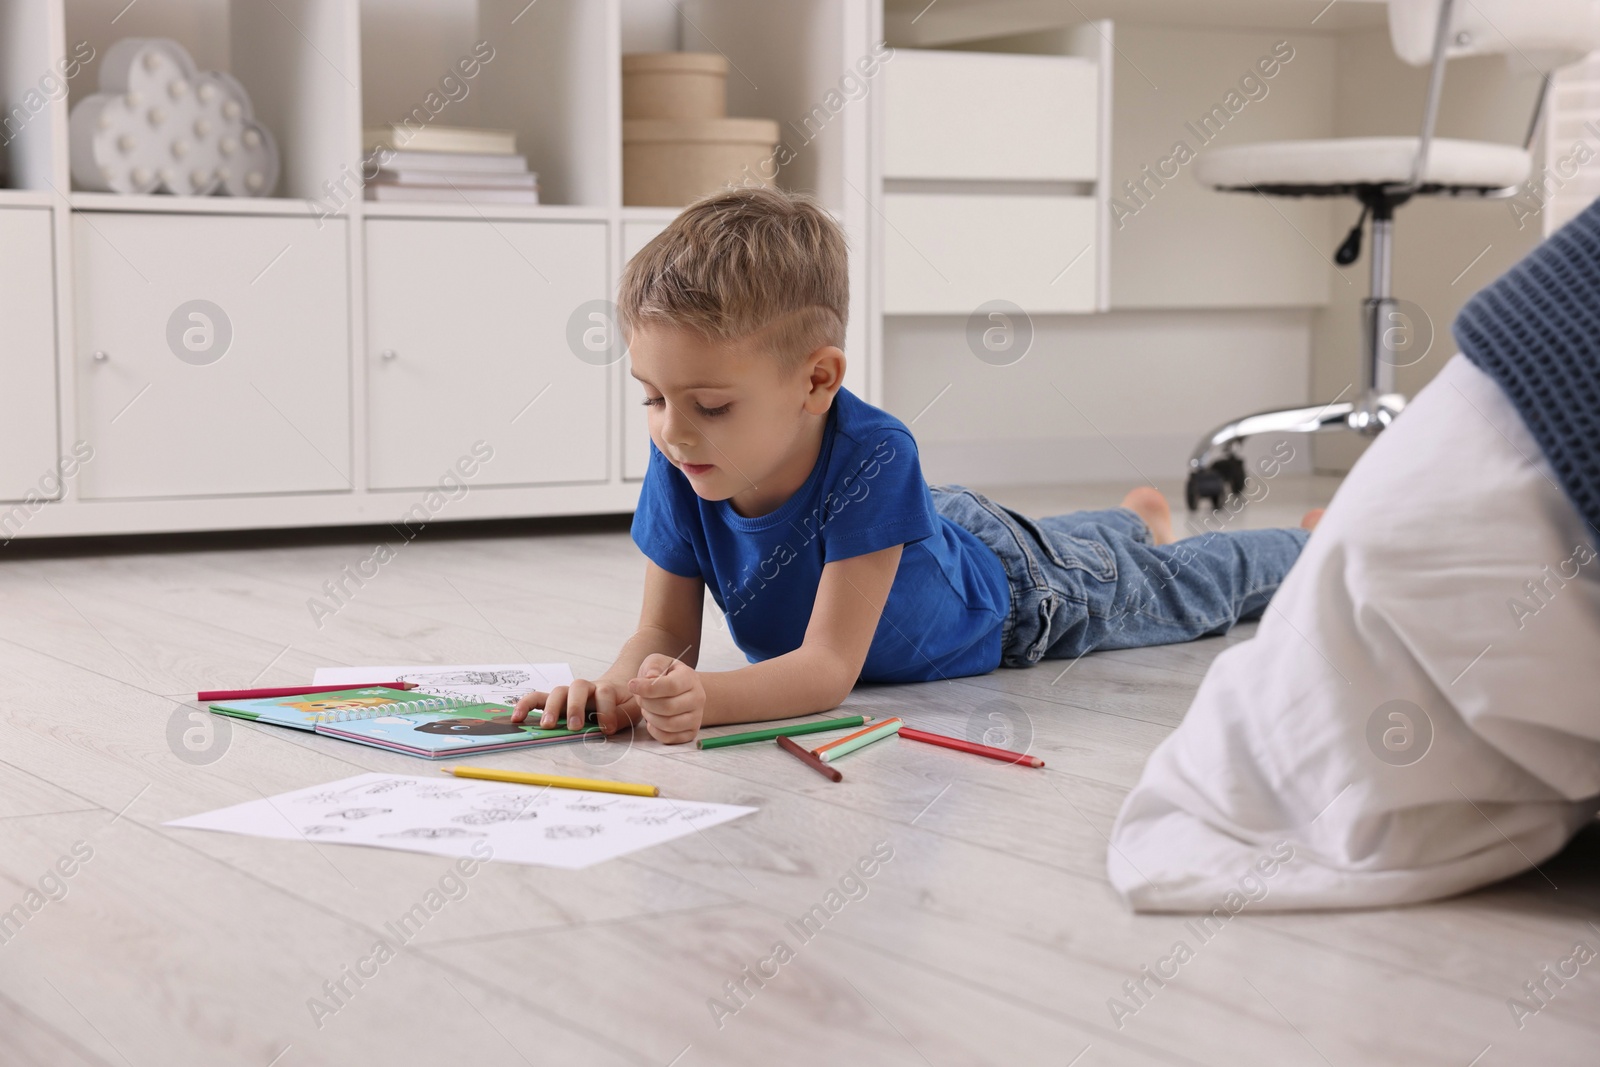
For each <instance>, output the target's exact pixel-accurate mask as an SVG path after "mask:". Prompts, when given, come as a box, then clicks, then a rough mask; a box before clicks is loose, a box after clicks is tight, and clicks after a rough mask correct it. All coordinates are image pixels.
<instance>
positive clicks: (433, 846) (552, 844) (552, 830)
mask: <svg viewBox="0 0 1600 1067" xmlns="http://www.w3.org/2000/svg"><path fill="white" fill-rule="evenodd" d="M755 810H756V809H755V808H745V807H738V806H736V805H732V804H709V803H701V802H699V801H692V800H677V799H675V798H670V797H630V796H622V795H619V794H616V793H585V792H580V791H578V790H574V789H549V788H545V787H542V786H526V785H510V784H506V783H503V782H484V781H478V780H475V779H470V778H453V777H446V776H442V775H440V776H429V777H426V778H418V777H413V776H410V775H402V774H358V775H356V776H355V777H354V778H345V779H342V780H340V781H337V782H329V783H328V784H327V785H314V786H309V787H307V788H305V789H297V790H294V791H293V792H289V793H279V794H278V795H277V796H273V797H266V798H264V799H261V800H249V801H246V802H245V803H243V804H235V805H234V806H233V807H231V808H220V809H218V810H217V811H212V812H207V813H205V814H203V815H191V816H189V817H188V818H183V819H174V820H172V821H171V822H169V823H167V824H166V825H167V826H177V827H183V828H186V829H191V830H218V831H221V832H223V833H231V834H245V835H248V836H251V837H272V838H279V839H282V840H298V841H310V842H314V843H317V844H336V845H367V846H369V847H372V848H392V849H399V850H400V851H403V852H428V853H432V854H434V855H437V856H456V857H461V856H477V857H479V858H482V856H483V846H484V845H487V846H488V847H489V848H490V849H491V850H492V854H491V857H490V858H492V859H497V860H504V861H506V862H508V863H525V864H531V865H533V866H539V867H561V868H564V869H567V870H580V869H582V868H584V867H589V866H592V865H594V864H596V863H600V862H601V861H603V860H609V859H615V858H616V857H618V856H625V855H627V854H628V853H630V852H636V851H638V850H639V849H642V848H649V847H650V846H651V845H659V844H661V843H663V842H665V841H671V840H674V839H675V838H679V837H683V836H685V835H688V834H693V833H698V832H699V831H701V830H705V829H707V828H708V827H712V826H716V825H718V824H719V823H725V822H728V821H730V820H732V819H737V818H738V817H739V816H741V815H748V814H750V813H751V812H753V811H755ZM478 842H482V844H478ZM475 844H476V845H477V851H476V852H474V851H473V847H474V845H475Z"/></svg>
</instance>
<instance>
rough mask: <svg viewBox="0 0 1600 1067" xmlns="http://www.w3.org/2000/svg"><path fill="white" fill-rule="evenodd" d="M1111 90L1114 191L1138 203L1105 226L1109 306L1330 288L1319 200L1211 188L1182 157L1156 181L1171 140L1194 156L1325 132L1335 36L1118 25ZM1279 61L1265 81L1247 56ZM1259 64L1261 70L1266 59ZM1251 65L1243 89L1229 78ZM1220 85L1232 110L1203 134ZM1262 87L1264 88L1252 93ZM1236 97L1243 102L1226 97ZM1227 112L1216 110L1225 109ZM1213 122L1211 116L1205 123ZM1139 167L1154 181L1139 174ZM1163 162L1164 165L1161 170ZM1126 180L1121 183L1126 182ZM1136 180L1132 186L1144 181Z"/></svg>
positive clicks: (1266, 300)
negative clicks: (1249, 83) (1248, 90)
mask: <svg viewBox="0 0 1600 1067" xmlns="http://www.w3.org/2000/svg"><path fill="white" fill-rule="evenodd" d="M1116 44H1117V62H1116V67H1115V78H1114V82H1115V85H1114V88H1113V95H1112V104H1111V108H1112V116H1113V118H1112V131H1111V156H1112V165H1111V176H1112V195H1113V196H1114V197H1117V198H1118V200H1119V201H1120V202H1121V203H1122V204H1124V205H1126V207H1127V209H1131V210H1133V211H1135V212H1136V213H1135V214H1133V215H1131V216H1129V215H1126V214H1121V217H1120V220H1119V221H1117V222H1113V224H1112V232H1111V306H1112V307H1114V308H1131V307H1149V308H1172V307H1218V306H1225V307H1249V306H1256V307H1261V306H1268V307H1286V306H1298V307H1305V306H1308V305H1313V304H1323V303H1326V302H1327V299H1328V283H1329V281H1330V280H1331V279H1330V277H1329V271H1330V265H1329V258H1330V257H1331V254H1332V250H1333V248H1332V246H1333V245H1334V244H1335V243H1336V242H1335V241H1334V240H1333V237H1332V232H1333V231H1332V222H1331V219H1332V216H1331V215H1330V209H1329V205H1328V204H1327V203H1326V202H1324V201H1320V200H1307V199H1287V198H1277V199H1274V200H1272V201H1271V202H1270V203H1269V202H1268V201H1267V200H1265V199H1264V198H1262V197H1260V196H1255V195H1251V194H1247V193H1219V192H1216V191H1214V190H1212V189H1211V188H1210V187H1208V186H1204V185H1202V184H1200V183H1199V182H1198V181H1196V180H1195V177H1194V167H1195V164H1194V163H1192V162H1191V163H1189V164H1188V165H1187V166H1186V167H1183V168H1182V169H1180V170H1179V172H1178V174H1177V176H1176V177H1175V178H1172V179H1169V180H1166V181H1165V183H1164V184H1163V185H1160V186H1157V185H1156V181H1159V180H1160V174H1159V173H1157V170H1156V168H1157V167H1158V165H1159V162H1160V161H1161V160H1162V159H1163V158H1173V157H1174V146H1175V145H1176V144H1177V143H1179V142H1182V143H1183V144H1184V145H1185V146H1186V148H1188V149H1189V150H1192V151H1194V152H1195V153H1196V154H1197V156H1198V157H1203V156H1204V155H1205V154H1206V153H1207V152H1212V151H1215V150H1217V149H1219V148H1226V147H1230V146H1233V145H1241V144H1249V143H1252V142H1258V141H1280V140H1292V139H1297V138H1312V137H1328V136H1331V135H1332V134H1333V125H1334V101H1333V89H1334V51H1335V45H1334V39H1333V38H1331V37H1326V36H1317V35H1315V34H1306V33H1289V32H1281V31H1267V30H1262V31H1243V30H1226V31H1219V30H1200V29H1196V28H1194V27H1192V26H1148V25H1118V26H1117V28H1116ZM1275 47H1276V48H1278V54H1279V55H1287V56H1289V57H1290V58H1289V60H1288V61H1287V62H1284V63H1279V64H1278V66H1277V72H1276V74H1275V75H1274V76H1273V77H1272V78H1271V79H1263V78H1261V77H1260V74H1259V72H1258V71H1257V69H1256V64H1257V62H1258V61H1260V60H1262V59H1263V58H1265V59H1267V60H1269V61H1272V62H1276V60H1275V59H1274V57H1273V51H1274V48H1275ZM1268 69H1272V67H1271V63H1270V62H1269V67H1268ZM1247 75H1255V76H1256V83H1255V84H1256V85H1259V88H1252V91H1253V92H1254V93H1255V94H1256V95H1258V96H1260V99H1255V100H1251V99H1249V97H1248V96H1247V95H1246V94H1244V93H1243V92H1242V91H1241V90H1240V81H1241V79H1242V78H1244V77H1245V76H1247ZM1230 92H1234V93H1237V94H1238V95H1237V96H1235V97H1234V98H1233V100H1234V101H1235V102H1236V103H1235V106H1239V107H1240V110H1239V111H1238V113H1237V114H1234V115H1232V117H1231V118H1230V119H1229V120H1228V122H1227V124H1226V125H1225V126H1223V127H1222V129H1221V130H1220V132H1217V133H1216V134H1215V135H1214V136H1213V135H1212V134H1211V133H1209V132H1206V131H1202V132H1205V135H1206V136H1207V137H1210V138H1211V139H1210V141H1209V142H1202V140H1201V137H1200V136H1199V135H1198V134H1197V133H1196V132H1195V131H1196V130H1197V129H1198V128H1199V120H1200V118H1201V116H1202V115H1204V114H1206V113H1207V112H1209V111H1210V110H1211V109H1212V108H1213V107H1215V106H1221V105H1222V103H1223V101H1224V99H1225V98H1226V97H1227V94H1228V93H1230ZM1263 94H1264V95H1263ZM1239 101H1242V104H1239V103H1237V102H1239ZM1224 113H1226V109H1225V110H1224ZM1213 121H1215V120H1213ZM1146 167H1149V168H1151V171H1150V173H1152V174H1155V179H1156V181H1152V180H1151V179H1150V178H1149V177H1147V176H1146V174H1145V173H1144V168H1146ZM1168 173H1171V167H1170V166H1169V168H1168ZM1128 182H1133V183H1135V185H1136V189H1135V193H1137V195H1138V197H1139V199H1135V196H1134V194H1130V193H1129V191H1128V190H1127V188H1126V185H1125V183H1128ZM1140 183H1143V184H1142V185H1141V184H1140Z"/></svg>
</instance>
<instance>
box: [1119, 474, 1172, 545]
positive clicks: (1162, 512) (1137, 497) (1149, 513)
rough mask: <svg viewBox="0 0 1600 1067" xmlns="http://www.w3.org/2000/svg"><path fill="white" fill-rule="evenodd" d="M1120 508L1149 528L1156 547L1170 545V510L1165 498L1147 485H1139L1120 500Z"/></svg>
mask: <svg viewBox="0 0 1600 1067" xmlns="http://www.w3.org/2000/svg"><path fill="white" fill-rule="evenodd" d="M1122 506H1123V507H1125V508H1127V509H1128V510H1129V511H1131V512H1133V513H1134V514H1135V515H1138V516H1139V517H1140V518H1141V519H1143V520H1144V524H1145V525H1146V526H1148V527H1150V539H1151V540H1152V541H1154V542H1155V543H1156V544H1158V545H1170V544H1172V542H1173V541H1175V540H1177V538H1175V537H1173V536H1172V509H1171V508H1170V507H1168V506H1167V498H1166V497H1164V496H1162V495H1161V494H1160V492H1158V491H1157V490H1155V489H1154V488H1152V487H1150V486H1148V485H1141V486H1140V487H1139V488H1137V489H1135V490H1134V491H1133V492H1131V493H1129V494H1128V495H1127V496H1125V497H1123V498H1122Z"/></svg>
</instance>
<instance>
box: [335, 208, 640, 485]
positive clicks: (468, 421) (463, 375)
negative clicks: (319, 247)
mask: <svg viewBox="0 0 1600 1067" xmlns="http://www.w3.org/2000/svg"><path fill="white" fill-rule="evenodd" d="M366 241H367V246H366V247H367V348H368V351H367V353H366V358H367V360H368V364H367V366H368V375H369V377H368V397H369V400H370V412H369V416H368V425H369V426H370V428H371V429H370V434H369V442H370V451H371V485H372V487H373V488H375V489H423V488H427V487H429V486H434V485H436V484H437V483H438V482H439V480H440V478H441V477H443V476H445V475H446V474H447V473H448V472H449V471H450V470H451V468H453V467H454V466H455V464H456V462H457V461H458V460H460V459H461V458H462V457H463V456H465V455H467V453H468V452H469V451H470V450H471V448H472V446H473V445H474V444H475V443H476V442H478V441H483V442H486V443H487V444H488V446H489V447H490V448H492V449H493V451H494V455H493V458H492V459H491V460H489V461H488V462H486V463H484V464H483V465H482V467H481V469H480V470H479V472H478V473H476V474H475V475H474V477H473V479H472V484H473V485H475V486H477V485H541V484H555V483H562V482H603V481H605V480H606V476H607V474H606V471H607V467H606V462H607V442H608V441H609V440H610V436H609V434H610V425H611V424H610V408H609V406H608V404H607V400H606V398H607V396H608V395H609V389H608V388H607V381H606V379H607V376H608V375H609V373H610V369H609V367H608V366H606V363H605V356H604V354H601V355H599V356H596V357H591V359H590V360H589V361H586V360H585V359H580V358H579V355H578V354H577V352H576V351H575V349H574V346H573V344H572V343H571V341H570V337H569V332H570V331H571V329H572V328H573V324H574V323H575V322H576V323H577V328H578V334H579V336H580V337H582V336H584V335H585V331H588V330H591V329H592V326H591V320H590V319H589V318H588V315H587V312H586V310H585V309H586V307H587V306H588V305H591V304H593V305H595V307H596V308H598V307H599V306H600V305H599V302H601V301H604V300H605V298H606V296H607V285H606V226H605V224H604V223H600V222H572V223H568V222H488V221H480V220H475V219H473V220H456V219H450V220H409V219H373V220H370V221H368V222H367V223H366ZM579 347H581V346H579Z"/></svg>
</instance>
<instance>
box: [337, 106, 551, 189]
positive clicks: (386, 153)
mask: <svg viewBox="0 0 1600 1067" xmlns="http://www.w3.org/2000/svg"><path fill="white" fill-rule="evenodd" d="M366 152H367V157H368V159H369V160H371V161H372V164H376V165H377V167H378V171H377V176H376V177H375V178H373V179H372V180H370V181H368V182H367V186H366V197H367V199H368V200H385V201H394V200H412V201H417V200H427V201H447V202H456V203H463V202H465V203H478V204H537V203H538V202H539V176H538V175H537V174H535V173H533V172H531V171H529V170H528V160H527V157H525V156H519V155H517V135H516V133H515V132H514V131H512V130H485V129H476V128H470V127H465V126H423V127H420V128H419V127H412V126H407V125H405V124H404V123H396V124H394V125H392V126H379V127H376V128H374V129H369V130H367V131H366ZM372 164H369V167H370V166H371V165H372ZM369 173H370V170H369Z"/></svg>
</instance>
